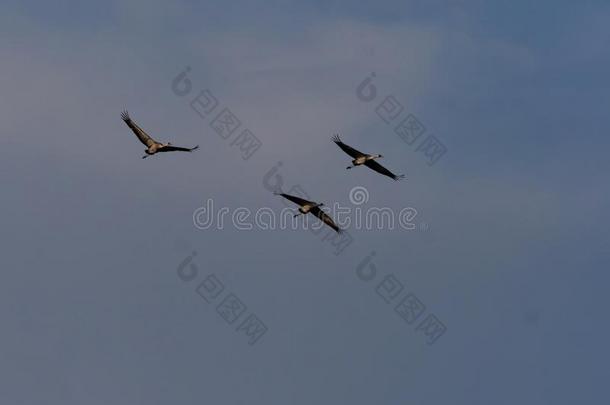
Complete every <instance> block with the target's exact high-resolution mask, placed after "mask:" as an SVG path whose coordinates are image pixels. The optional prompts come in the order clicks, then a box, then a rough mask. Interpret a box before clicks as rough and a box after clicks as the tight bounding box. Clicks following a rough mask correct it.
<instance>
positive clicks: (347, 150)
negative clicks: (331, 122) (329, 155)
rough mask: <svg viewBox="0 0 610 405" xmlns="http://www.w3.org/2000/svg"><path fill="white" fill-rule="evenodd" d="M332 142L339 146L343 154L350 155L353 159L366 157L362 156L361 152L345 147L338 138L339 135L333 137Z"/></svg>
mask: <svg viewBox="0 0 610 405" xmlns="http://www.w3.org/2000/svg"><path fill="white" fill-rule="evenodd" d="M333 142H334V143H336V144H337V146H339V147H340V148H341V149H342V150H343V152H345V153H347V154H348V155H350V156H351V157H353V158H354V159H356V158H359V157H363V156H366V154H364V153H362V152H360V151H358V150H356V149H354V148H352V147H351V146H349V145H346V144H344V143H343V142H341V139H340V138H339V135H335V136H333Z"/></svg>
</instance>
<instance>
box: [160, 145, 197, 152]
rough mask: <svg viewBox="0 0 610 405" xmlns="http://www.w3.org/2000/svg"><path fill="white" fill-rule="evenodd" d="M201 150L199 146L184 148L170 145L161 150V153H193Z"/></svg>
mask: <svg viewBox="0 0 610 405" xmlns="http://www.w3.org/2000/svg"><path fill="white" fill-rule="evenodd" d="M197 149H199V145H197V146H195V147H194V148H183V147H180V146H174V145H168V146H164V147H162V148H160V149H159V152H192V151H194V150H197Z"/></svg>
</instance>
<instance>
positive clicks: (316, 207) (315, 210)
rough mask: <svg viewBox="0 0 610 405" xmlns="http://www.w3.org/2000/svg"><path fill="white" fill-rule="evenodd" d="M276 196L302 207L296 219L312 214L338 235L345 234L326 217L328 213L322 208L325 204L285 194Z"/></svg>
mask: <svg viewBox="0 0 610 405" xmlns="http://www.w3.org/2000/svg"><path fill="white" fill-rule="evenodd" d="M274 194H275V195H281V196H282V197H284V198H285V199H287V200H290V201H292V202H293V203H295V204H297V205H300V207H299V213H298V214H295V215H294V216H295V217H298V216H299V215H305V214H307V213H311V214H313V215H314V216H316V217H317V218H318V219H319V220H321V221H322V222H324V223H325V224H326V225H328V226H330V227H331V228H333V229H334V230H335V232H337V233H341V232H343V230H341V229H339V227H338V226H337V224H335V222H334V221H333V220H332V218H331V217H329V216H328V215H326V213H325V212H324V211H322V209H321V208H320V207H322V206H323V205H324V204H323V203H316V202H313V201H307V200H305V199H303V198H300V197H295V196H293V195H290V194H284V193H274Z"/></svg>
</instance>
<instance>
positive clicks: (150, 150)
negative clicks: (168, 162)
mask: <svg viewBox="0 0 610 405" xmlns="http://www.w3.org/2000/svg"><path fill="white" fill-rule="evenodd" d="M121 118H122V119H123V121H125V124H127V126H128V127H129V128H130V129H131V130H132V131H133V133H134V134H136V136H137V137H138V139H139V140H140V142H142V143H143V144H144V145H146V150H145V151H144V152H145V153H146V155H144V156H142V159H145V158H147V157H148V156H152V155H154V154H155V153H157V152H192V151H194V150H196V149H198V148H199V145H197V146H195V147H194V148H182V147H179V146H174V145H172V144H171V143H169V142H167V143H161V142H157V141H155V140H154V139H152V138H151V137H150V136H149V135H148V134H147V133H146V132H145V131H144V130H143V129H142V128H140V127H139V126H138V125H137V124H136V123H135V122H133V120H132V119H131V117H129V113H128V112H127V111H123V112H122V113H121Z"/></svg>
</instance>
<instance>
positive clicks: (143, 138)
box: [121, 111, 155, 148]
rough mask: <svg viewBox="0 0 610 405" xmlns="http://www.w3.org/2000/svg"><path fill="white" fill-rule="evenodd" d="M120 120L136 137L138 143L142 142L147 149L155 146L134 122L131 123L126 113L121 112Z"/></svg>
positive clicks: (153, 141) (152, 140)
mask: <svg viewBox="0 0 610 405" xmlns="http://www.w3.org/2000/svg"><path fill="white" fill-rule="evenodd" d="M121 118H122V119H123V121H125V124H127V126H128V127H129V128H130V129H131V130H132V131H133V133H134V134H136V136H137V137H138V139H139V140H140V142H142V143H143V144H144V145H146V146H147V147H149V148H150V147H151V146H152V145H154V144H155V140H154V139H152V138H151V137H150V136H149V135H148V134H147V133H146V132H144V130H143V129H142V128H140V127H139V126H137V125H136V123H135V122H133V121H132V119H131V117H129V113H128V112H127V111H123V112H122V113H121Z"/></svg>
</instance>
